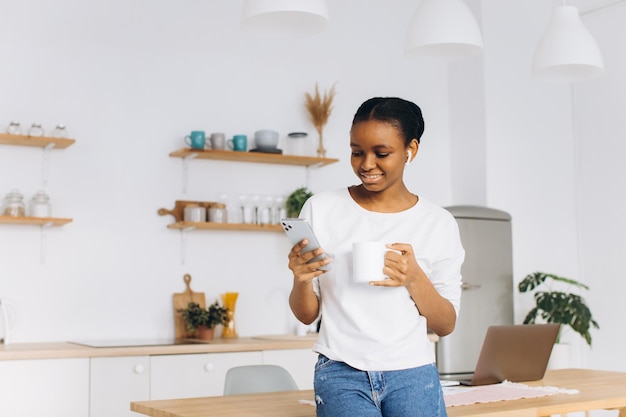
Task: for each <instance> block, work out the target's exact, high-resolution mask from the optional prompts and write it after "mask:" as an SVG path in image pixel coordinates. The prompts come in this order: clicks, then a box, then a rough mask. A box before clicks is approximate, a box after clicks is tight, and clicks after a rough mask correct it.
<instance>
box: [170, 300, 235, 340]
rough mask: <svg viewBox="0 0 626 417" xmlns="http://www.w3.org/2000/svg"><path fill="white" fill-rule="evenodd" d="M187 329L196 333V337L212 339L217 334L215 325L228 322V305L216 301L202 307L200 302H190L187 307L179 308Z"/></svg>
mask: <svg viewBox="0 0 626 417" xmlns="http://www.w3.org/2000/svg"><path fill="white" fill-rule="evenodd" d="M178 311H179V312H180V313H181V315H182V316H183V319H185V324H186V326H187V330H189V331H190V332H192V333H195V335H196V338H198V339H204V340H212V339H213V336H214V334H215V326H217V325H219V324H224V323H226V320H227V319H228V315H227V312H228V310H227V309H226V307H222V306H220V305H219V304H218V302H217V301H216V302H215V303H213V304H211V305H209V306H208V307H207V308H202V307H200V305H199V304H198V303H194V302H190V303H189V304H187V308H184V309H180V310H178Z"/></svg>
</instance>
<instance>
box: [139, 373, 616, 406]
mask: <svg viewBox="0 0 626 417" xmlns="http://www.w3.org/2000/svg"><path fill="white" fill-rule="evenodd" d="M526 384H527V385H531V386H555V387H559V388H566V389H576V390H579V391H580V393H579V394H573V395H572V394H556V395H550V396H545V397H539V398H528V399H521V400H510V401H498V402H491V403H483V404H472V405H464V406H457V407H448V416H449V417H478V416H493V417H495V416H498V417H509V416H510V417H513V416H515V417H526V416H529V417H530V416H532V417H537V416H550V415H553V414H564V413H569V412H575V411H585V410H596V409H620V410H621V412H620V417H626V373H623V372H609V371H594V370H588V369H559V370H551V371H548V372H547V373H546V376H545V378H544V379H543V380H541V381H534V382H528V383H526ZM312 400H313V391H312V390H303V391H291V392H280V393H268V394H246V395H231V396H220V397H203V398H185V399H173V400H157V401H139V402H133V403H131V407H130V409H131V410H132V411H136V412H138V413H142V414H145V415H148V416H152V417H210V416H220V417H231V416H254V417H315V407H314V406H312V405H310V404H309V403H310V402H311V401H312ZM301 401H305V402H307V403H301Z"/></svg>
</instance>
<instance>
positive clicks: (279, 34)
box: [242, 0, 328, 38]
mask: <svg viewBox="0 0 626 417" xmlns="http://www.w3.org/2000/svg"><path fill="white" fill-rule="evenodd" d="M327 25H328V7H327V6H326V1H325V0H246V2H245V4H244V6H243V14H242V27H243V28H244V30H247V31H249V32H250V33H253V34H255V35H259V36H265V37H271V38H285V37H293V36H306V35H313V34H315V33H319V32H321V31H322V30H323V29H324V28H325V27H326V26H327Z"/></svg>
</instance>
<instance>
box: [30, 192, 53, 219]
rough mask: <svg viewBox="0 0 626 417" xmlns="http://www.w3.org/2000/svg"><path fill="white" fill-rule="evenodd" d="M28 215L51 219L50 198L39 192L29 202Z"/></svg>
mask: <svg viewBox="0 0 626 417" xmlns="http://www.w3.org/2000/svg"><path fill="white" fill-rule="evenodd" d="M29 208H30V215H31V216H32V217H51V216H52V206H51V205H50V197H49V196H48V194H46V193H45V191H42V190H39V191H37V194H35V195H34V196H33V197H32V198H31V200H30V207H29Z"/></svg>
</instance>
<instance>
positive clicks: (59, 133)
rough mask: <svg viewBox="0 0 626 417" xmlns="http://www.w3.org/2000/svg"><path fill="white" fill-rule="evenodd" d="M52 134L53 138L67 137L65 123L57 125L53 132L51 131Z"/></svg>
mask: <svg viewBox="0 0 626 417" xmlns="http://www.w3.org/2000/svg"><path fill="white" fill-rule="evenodd" d="M50 135H51V136H52V137H53V138H67V129H66V128H65V126H64V125H57V126H56V127H55V128H54V129H53V130H52V132H51V133H50Z"/></svg>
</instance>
